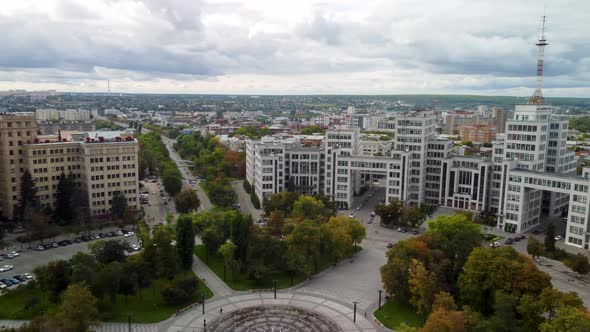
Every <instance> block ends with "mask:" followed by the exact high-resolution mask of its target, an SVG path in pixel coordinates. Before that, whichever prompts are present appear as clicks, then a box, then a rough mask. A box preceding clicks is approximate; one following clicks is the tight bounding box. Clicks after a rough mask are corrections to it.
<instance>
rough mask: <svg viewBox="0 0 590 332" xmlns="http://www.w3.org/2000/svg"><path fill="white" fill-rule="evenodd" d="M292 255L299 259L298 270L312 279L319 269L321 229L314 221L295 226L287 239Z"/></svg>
mask: <svg viewBox="0 0 590 332" xmlns="http://www.w3.org/2000/svg"><path fill="white" fill-rule="evenodd" d="M286 240H287V246H288V249H289V251H290V253H291V254H290V255H291V256H294V257H298V258H296V259H295V261H296V262H297V263H298V264H297V269H298V270H299V271H300V272H302V273H303V274H304V275H305V276H307V277H310V276H311V275H312V274H313V273H314V272H315V271H316V267H317V260H318V259H319V253H320V246H321V240H320V232H319V227H318V226H316V225H315V224H314V223H313V222H312V221H309V220H305V221H303V222H301V223H300V224H298V225H296V226H295V229H294V230H293V233H291V234H289V235H288V236H287V238H286Z"/></svg>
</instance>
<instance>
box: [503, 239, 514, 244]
mask: <svg viewBox="0 0 590 332" xmlns="http://www.w3.org/2000/svg"><path fill="white" fill-rule="evenodd" d="M513 243H514V241H513V240H512V239H511V238H507V239H506V241H504V244H513Z"/></svg>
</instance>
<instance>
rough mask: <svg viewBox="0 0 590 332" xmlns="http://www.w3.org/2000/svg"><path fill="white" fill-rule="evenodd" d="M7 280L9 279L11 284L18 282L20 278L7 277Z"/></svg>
mask: <svg viewBox="0 0 590 332" xmlns="http://www.w3.org/2000/svg"><path fill="white" fill-rule="evenodd" d="M8 280H10V282H12V284H13V285H16V284H20V280H18V279H16V278H8Z"/></svg>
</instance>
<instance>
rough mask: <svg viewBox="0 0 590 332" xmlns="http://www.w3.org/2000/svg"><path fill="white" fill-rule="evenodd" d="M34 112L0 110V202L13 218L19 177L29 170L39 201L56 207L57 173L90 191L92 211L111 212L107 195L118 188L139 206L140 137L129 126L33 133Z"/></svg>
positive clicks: (95, 212)
mask: <svg viewBox="0 0 590 332" xmlns="http://www.w3.org/2000/svg"><path fill="white" fill-rule="evenodd" d="M37 130H38V127H37V123H36V121H35V115H34V114H15V113H11V114H2V115H0V153H1V154H0V203H1V204H0V207H1V211H0V212H1V213H2V217H5V218H8V219H12V218H13V217H14V211H15V209H16V207H17V206H18V204H19V191H20V180H21V177H22V175H23V173H24V171H25V170H28V171H29V172H30V173H31V176H32V177H33V179H34V180H35V184H36V186H37V190H38V197H39V199H40V203H41V205H42V206H43V207H49V208H54V207H55V200H56V197H57V183H58V182H59V178H60V176H61V174H62V173H63V174H66V175H69V174H72V175H73V177H74V179H75V181H76V183H77V185H78V186H79V187H80V188H81V189H82V191H83V192H85V193H87V195H88V202H89V209H90V214H91V215H92V216H95V217H100V216H104V215H108V214H110V212H111V211H110V208H111V198H112V196H113V194H114V193H115V192H117V191H118V192H121V193H123V194H124V195H125V197H126V198H127V200H128V205H129V206H132V207H136V208H137V207H138V196H139V194H138V191H139V188H138V186H139V182H138V171H137V160H138V157H137V154H138V149H139V147H138V143H137V141H136V140H135V139H134V138H133V136H132V134H130V133H127V132H100V131H99V132H80V133H72V134H69V135H68V137H66V136H63V135H62V136H59V135H45V136H41V135H37Z"/></svg>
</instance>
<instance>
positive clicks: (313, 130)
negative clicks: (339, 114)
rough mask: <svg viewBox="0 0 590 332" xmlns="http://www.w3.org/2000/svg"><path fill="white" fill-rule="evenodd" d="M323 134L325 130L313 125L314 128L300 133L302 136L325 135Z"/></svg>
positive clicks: (310, 127) (309, 127) (304, 129)
mask: <svg viewBox="0 0 590 332" xmlns="http://www.w3.org/2000/svg"><path fill="white" fill-rule="evenodd" d="M323 132H325V130H324V129H322V128H320V126H315V125H313V126H308V127H305V128H303V129H301V131H300V132H299V133H300V134H301V135H311V134H315V133H323Z"/></svg>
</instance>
